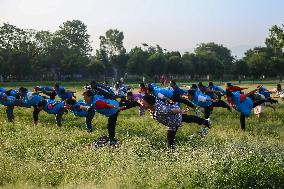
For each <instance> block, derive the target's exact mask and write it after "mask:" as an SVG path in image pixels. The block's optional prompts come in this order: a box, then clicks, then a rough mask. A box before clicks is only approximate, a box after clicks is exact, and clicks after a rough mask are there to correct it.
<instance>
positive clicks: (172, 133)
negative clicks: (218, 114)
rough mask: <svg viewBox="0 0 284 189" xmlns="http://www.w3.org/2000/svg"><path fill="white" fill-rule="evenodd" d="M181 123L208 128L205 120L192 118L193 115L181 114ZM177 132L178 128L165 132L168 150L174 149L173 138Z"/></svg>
mask: <svg viewBox="0 0 284 189" xmlns="http://www.w3.org/2000/svg"><path fill="white" fill-rule="evenodd" d="M182 122H185V123H197V124H198V125H205V126H207V127H209V123H208V121H207V120H205V119H203V118H200V117H197V116H194V115H187V114H182ZM177 130H178V128H176V129H168V131H167V143H168V147H169V148H172V149H174V148H175V137H176V133H177Z"/></svg>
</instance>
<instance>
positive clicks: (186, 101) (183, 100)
mask: <svg viewBox="0 0 284 189" xmlns="http://www.w3.org/2000/svg"><path fill="white" fill-rule="evenodd" d="M170 99H171V100H172V101H174V102H179V103H183V104H185V105H187V106H189V107H191V108H195V106H194V104H193V103H192V102H191V101H189V100H187V99H184V98H181V97H180V95H179V94H177V93H174V94H173V96H172V97H171V98H170Z"/></svg>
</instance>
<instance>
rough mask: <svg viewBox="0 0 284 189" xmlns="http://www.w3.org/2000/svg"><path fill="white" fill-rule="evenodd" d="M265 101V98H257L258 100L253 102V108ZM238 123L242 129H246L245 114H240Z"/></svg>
mask: <svg viewBox="0 0 284 189" xmlns="http://www.w3.org/2000/svg"><path fill="white" fill-rule="evenodd" d="M265 102H267V100H258V101H256V102H254V103H253V108H255V107H256V106H259V105H261V104H263V103H265ZM240 123H241V128H242V130H243V131H245V130H246V116H245V115H244V114H243V113H241V114H240Z"/></svg>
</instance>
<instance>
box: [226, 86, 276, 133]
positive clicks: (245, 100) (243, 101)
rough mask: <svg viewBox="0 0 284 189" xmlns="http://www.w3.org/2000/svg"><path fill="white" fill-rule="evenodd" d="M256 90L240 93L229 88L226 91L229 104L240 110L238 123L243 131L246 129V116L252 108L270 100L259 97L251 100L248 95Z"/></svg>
mask: <svg viewBox="0 0 284 189" xmlns="http://www.w3.org/2000/svg"><path fill="white" fill-rule="evenodd" d="M256 91H257V89H256V90H253V91H251V92H249V93H247V94H241V93H240V91H236V92H231V91H229V90H227V91H226V99H227V100H228V102H229V103H230V105H231V106H232V107H233V108H234V109H235V110H237V111H238V112H240V123H241V129H242V130H243V131H245V129H246V120H245V119H246V117H249V116H250V114H251V110H252V108H254V107H256V106H259V105H261V104H263V103H265V102H271V100H270V99H261V100H258V101H252V99H251V98H250V97H249V96H250V95H252V94H254V93H255V92H256Z"/></svg>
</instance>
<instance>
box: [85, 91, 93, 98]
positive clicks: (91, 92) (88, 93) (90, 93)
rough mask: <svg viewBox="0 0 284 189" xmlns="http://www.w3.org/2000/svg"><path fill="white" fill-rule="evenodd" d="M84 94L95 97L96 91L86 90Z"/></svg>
mask: <svg viewBox="0 0 284 189" xmlns="http://www.w3.org/2000/svg"><path fill="white" fill-rule="evenodd" d="M83 95H86V96H88V97H93V96H94V93H93V91H92V90H86V91H85V92H83Z"/></svg>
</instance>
